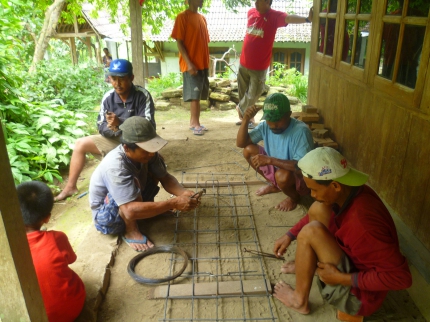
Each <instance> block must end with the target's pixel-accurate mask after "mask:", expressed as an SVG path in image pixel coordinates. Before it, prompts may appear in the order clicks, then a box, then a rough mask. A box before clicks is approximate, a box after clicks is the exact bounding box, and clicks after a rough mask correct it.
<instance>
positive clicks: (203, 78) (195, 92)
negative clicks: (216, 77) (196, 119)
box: [182, 69, 209, 102]
mask: <svg viewBox="0 0 430 322" xmlns="http://www.w3.org/2000/svg"><path fill="white" fill-rule="evenodd" d="M208 74H209V72H208V70H207V69H202V70H198V71H197V75H196V76H191V74H190V73H189V72H184V73H182V77H183V81H184V86H183V99H184V102H189V101H194V100H199V101H200V100H207V99H208V95H209V79H208Z"/></svg>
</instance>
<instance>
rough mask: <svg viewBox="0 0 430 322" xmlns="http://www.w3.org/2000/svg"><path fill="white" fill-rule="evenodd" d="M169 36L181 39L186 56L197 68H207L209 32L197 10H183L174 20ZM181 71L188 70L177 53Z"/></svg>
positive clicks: (204, 20)
mask: <svg viewBox="0 0 430 322" xmlns="http://www.w3.org/2000/svg"><path fill="white" fill-rule="evenodd" d="M171 37H172V38H173V39H176V40H178V39H179V40H182V41H183V43H184V46H185V48H186V50H187V53H188V57H189V58H190V60H191V61H192V62H193V63H194V65H195V66H196V68H197V70H202V69H208V68H209V47H208V43H209V33H208V27H207V23H206V19H205V17H203V16H202V15H201V14H199V13H197V12H193V11H191V10H185V11H184V12H181V13H180V14H179V15H178V16H177V17H176V20H175V25H174V26H173V31H172V35H171ZM179 67H180V69H181V72H186V71H187V70H188V67H187V63H186V62H185V60H184V59H183V57H182V55H181V53H179Z"/></svg>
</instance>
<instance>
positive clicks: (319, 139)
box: [155, 77, 339, 149]
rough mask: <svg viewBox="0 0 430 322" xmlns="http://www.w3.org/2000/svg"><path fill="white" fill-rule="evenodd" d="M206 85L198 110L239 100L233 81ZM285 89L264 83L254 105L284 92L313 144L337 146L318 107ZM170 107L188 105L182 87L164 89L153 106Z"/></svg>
mask: <svg viewBox="0 0 430 322" xmlns="http://www.w3.org/2000/svg"><path fill="white" fill-rule="evenodd" d="M209 87H210V92H209V99H208V100H205V101H200V107H201V110H206V109H208V108H212V109H218V110H221V111H224V110H231V109H234V108H236V105H237V103H239V94H238V91H237V82H236V80H229V79H223V78H211V77H210V78H209ZM287 90H288V87H281V86H268V85H266V88H265V90H264V92H263V94H262V96H261V97H260V98H259V99H258V102H257V103H256V104H255V105H257V106H259V107H263V102H264V100H265V99H266V97H267V96H268V95H270V94H272V93H284V94H285V95H287V97H288V99H289V101H290V105H291V110H292V111H293V113H292V115H291V116H292V117H294V118H296V119H299V120H300V121H303V122H304V123H306V124H307V125H308V126H309V128H310V129H311V131H312V135H313V138H314V143H315V147H319V146H329V147H332V148H335V149H338V148H339V146H338V144H337V143H336V142H335V141H333V140H332V139H331V138H330V137H329V130H328V129H326V128H325V127H324V124H322V123H320V117H319V114H318V110H317V108H316V107H313V106H311V105H302V104H301V102H300V101H299V100H298V99H297V97H293V96H289V95H288V94H287ZM171 107H184V108H190V103H189V102H184V101H183V99H182V86H179V87H178V88H173V89H172V88H170V89H166V90H165V91H163V92H162V98H161V99H157V100H156V101H155V109H156V110H158V111H166V110H169V109H170V108H171Z"/></svg>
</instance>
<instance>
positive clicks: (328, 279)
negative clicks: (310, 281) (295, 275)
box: [316, 262, 342, 285]
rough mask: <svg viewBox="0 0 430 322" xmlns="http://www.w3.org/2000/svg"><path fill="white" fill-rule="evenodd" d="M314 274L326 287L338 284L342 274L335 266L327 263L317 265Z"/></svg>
mask: <svg viewBox="0 0 430 322" xmlns="http://www.w3.org/2000/svg"><path fill="white" fill-rule="evenodd" d="M317 266H318V267H317V269H316V273H317V275H318V276H319V278H320V280H321V281H322V282H324V283H325V284H328V285H337V284H340V276H339V274H342V273H341V272H340V271H339V270H338V269H337V267H336V266H334V265H333V264H329V263H321V262H318V263H317Z"/></svg>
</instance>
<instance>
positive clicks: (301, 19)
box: [285, 7, 314, 24]
mask: <svg viewBox="0 0 430 322" xmlns="http://www.w3.org/2000/svg"><path fill="white" fill-rule="evenodd" d="M313 16H314V9H313V7H311V8H310V9H309V14H308V16H307V17H302V16H298V15H287V16H286V17H285V23H286V24H290V23H294V24H300V23H306V22H312V18H313Z"/></svg>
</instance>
